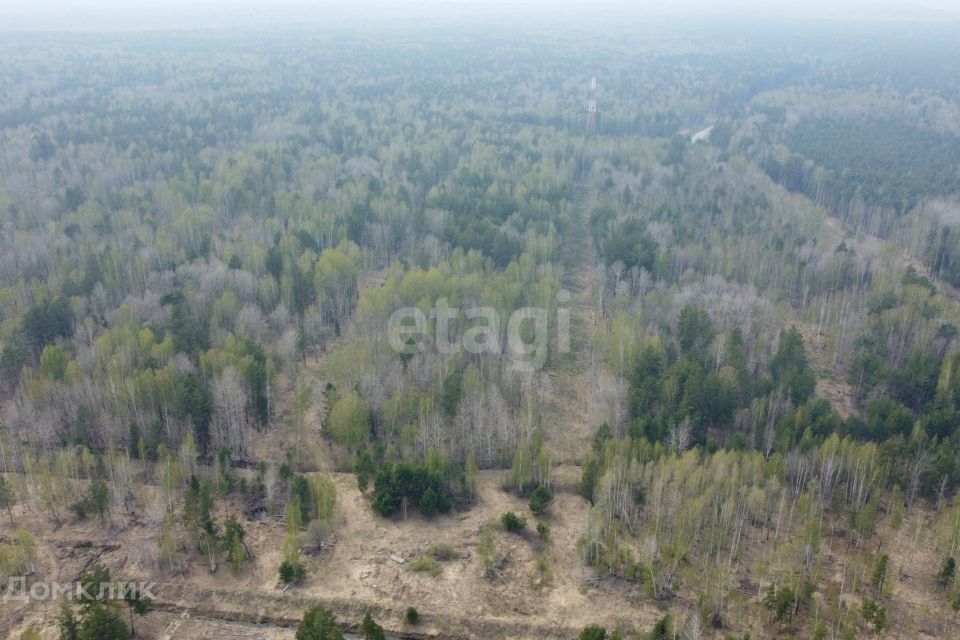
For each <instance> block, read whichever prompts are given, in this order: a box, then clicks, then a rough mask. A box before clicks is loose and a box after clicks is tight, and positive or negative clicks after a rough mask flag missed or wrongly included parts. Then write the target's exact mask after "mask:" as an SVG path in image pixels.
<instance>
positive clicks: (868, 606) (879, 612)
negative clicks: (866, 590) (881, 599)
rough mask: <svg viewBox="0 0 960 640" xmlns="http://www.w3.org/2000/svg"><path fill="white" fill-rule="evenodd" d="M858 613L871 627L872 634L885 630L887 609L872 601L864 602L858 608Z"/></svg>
mask: <svg viewBox="0 0 960 640" xmlns="http://www.w3.org/2000/svg"><path fill="white" fill-rule="evenodd" d="M860 613H861V615H862V616H863V619H864V621H866V622H867V623H868V624H870V625H871V626H872V627H873V630H874V632H876V633H880V632H881V631H883V630H884V629H886V628H887V625H888V621H887V608H886V607H884V606H881V605H879V604H877V603H876V602H874V601H873V600H864V601H863V604H862V605H861V607H860Z"/></svg>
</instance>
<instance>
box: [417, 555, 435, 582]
mask: <svg viewBox="0 0 960 640" xmlns="http://www.w3.org/2000/svg"><path fill="white" fill-rule="evenodd" d="M410 569H412V570H413V571H416V572H418V573H429V574H430V575H431V576H433V577H437V576H438V575H440V563H439V562H437V560H436V559H435V558H433V557H431V556H421V557H419V558H417V559H416V560H414V561H413V562H411V563H410Z"/></svg>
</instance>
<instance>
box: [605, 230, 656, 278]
mask: <svg viewBox="0 0 960 640" xmlns="http://www.w3.org/2000/svg"><path fill="white" fill-rule="evenodd" d="M594 232H595V233H596V232H597V229H595V230H594ZM609 233H610V235H608V236H607V237H606V240H605V241H604V242H603V251H602V254H603V259H604V262H606V264H607V265H608V266H609V265H612V264H614V263H616V262H620V263H622V264H623V266H624V268H625V269H627V270H629V269H632V268H633V267H641V268H643V269H646V270H647V271H653V268H654V263H655V261H656V259H657V251H658V249H659V246H658V245H657V241H656V240H654V239H653V236H651V235H650V234H649V233H647V230H646V228H645V226H644V224H643V223H642V222H640V221H637V220H632V221H630V222H628V223H626V224H624V225H623V226H622V227H620V228H618V229H611V230H610V232H609Z"/></svg>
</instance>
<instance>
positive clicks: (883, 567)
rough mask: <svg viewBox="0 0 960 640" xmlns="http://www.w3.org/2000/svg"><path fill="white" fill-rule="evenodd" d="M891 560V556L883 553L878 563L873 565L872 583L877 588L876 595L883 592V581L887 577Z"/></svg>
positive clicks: (878, 595)
mask: <svg viewBox="0 0 960 640" xmlns="http://www.w3.org/2000/svg"><path fill="white" fill-rule="evenodd" d="M889 562H890V557H889V556H888V555H887V554H883V555H882V556H880V557H879V558H877V562H876V564H875V565H874V566H873V571H872V572H871V573H870V583H871V584H872V585H873V586H874V588H875V589H876V592H875V593H876V597H878V598H879V597H880V595H881V594H882V593H883V583H884V582H885V581H886V579H887V565H888V564H889Z"/></svg>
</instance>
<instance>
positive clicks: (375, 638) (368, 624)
mask: <svg viewBox="0 0 960 640" xmlns="http://www.w3.org/2000/svg"><path fill="white" fill-rule="evenodd" d="M360 635H361V636H362V637H363V639H364V640H386V637H387V636H386V634H384V633H383V627H381V626H380V625H379V624H377V623H376V622H375V621H374V619H373V616H371V615H370V613H369V612H368V613H367V615H365V616H363V622H362V623H361V624H360Z"/></svg>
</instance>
